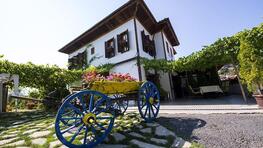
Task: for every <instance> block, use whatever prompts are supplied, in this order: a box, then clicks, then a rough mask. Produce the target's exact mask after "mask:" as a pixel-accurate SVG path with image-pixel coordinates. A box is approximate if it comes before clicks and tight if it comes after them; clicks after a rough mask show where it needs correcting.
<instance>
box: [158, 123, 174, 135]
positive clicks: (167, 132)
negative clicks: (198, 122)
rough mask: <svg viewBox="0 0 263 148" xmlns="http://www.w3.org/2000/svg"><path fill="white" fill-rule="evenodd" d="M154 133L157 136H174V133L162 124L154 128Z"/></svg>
mask: <svg viewBox="0 0 263 148" xmlns="http://www.w3.org/2000/svg"><path fill="white" fill-rule="evenodd" d="M155 135H158V136H169V135H171V136H174V137H175V134H174V133H173V132H172V131H170V130H168V129H167V128H165V127H163V126H161V125H160V126H157V127H156V129H155Z"/></svg>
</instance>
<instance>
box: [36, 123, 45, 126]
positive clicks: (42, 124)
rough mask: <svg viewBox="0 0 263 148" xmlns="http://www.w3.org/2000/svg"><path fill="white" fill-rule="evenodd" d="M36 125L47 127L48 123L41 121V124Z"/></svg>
mask: <svg viewBox="0 0 263 148" xmlns="http://www.w3.org/2000/svg"><path fill="white" fill-rule="evenodd" d="M36 126H39V127H46V126H47V124H46V123H39V124H37V125H36Z"/></svg>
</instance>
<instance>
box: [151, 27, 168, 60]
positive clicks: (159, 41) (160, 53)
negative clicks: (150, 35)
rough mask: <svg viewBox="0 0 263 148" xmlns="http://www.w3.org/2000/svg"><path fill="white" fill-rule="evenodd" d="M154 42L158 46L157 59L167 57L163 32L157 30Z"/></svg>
mask: <svg viewBox="0 0 263 148" xmlns="http://www.w3.org/2000/svg"><path fill="white" fill-rule="evenodd" d="M154 42H155V48H156V59H165V55H164V54H165V53H164V47H163V37H162V32H161V31H160V32H157V33H156V34H155V35H154Z"/></svg>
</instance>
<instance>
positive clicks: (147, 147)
mask: <svg viewBox="0 0 263 148" xmlns="http://www.w3.org/2000/svg"><path fill="white" fill-rule="evenodd" d="M130 143H131V144H135V145H138V146H139V147H140V148H164V147H161V146H158V145H153V144H149V143H145V142H142V141H139V140H136V139H133V140H131V141H130Z"/></svg>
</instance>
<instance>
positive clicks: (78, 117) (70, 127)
mask: <svg viewBox="0 0 263 148" xmlns="http://www.w3.org/2000/svg"><path fill="white" fill-rule="evenodd" d="M110 104H111V102H110V99H109V98H108V97H107V96H106V95H104V94H102V93H99V92H96V91H89V90H86V91H81V92H78V93H76V94H73V95H71V96H69V97H68V98H67V99H66V100H65V102H64V103H63V104H62V106H61V107H60V109H59V111H58V113H57V117H56V122H55V130H56V135H57V137H58V139H59V140H60V141H61V142H62V143H63V144H64V145H66V146H68V147H93V146H95V145H97V144H99V143H101V142H102V141H103V140H104V139H105V138H106V137H107V135H108V134H109V133H110V131H111V129H112V127H113V124H114V111H113V110H112V109H111V107H110Z"/></svg>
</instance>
